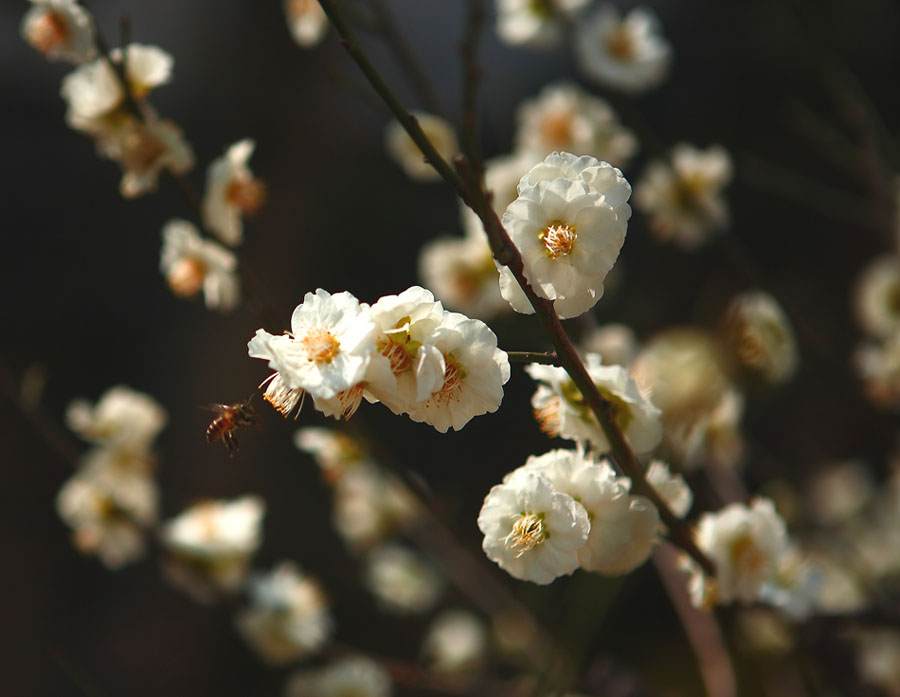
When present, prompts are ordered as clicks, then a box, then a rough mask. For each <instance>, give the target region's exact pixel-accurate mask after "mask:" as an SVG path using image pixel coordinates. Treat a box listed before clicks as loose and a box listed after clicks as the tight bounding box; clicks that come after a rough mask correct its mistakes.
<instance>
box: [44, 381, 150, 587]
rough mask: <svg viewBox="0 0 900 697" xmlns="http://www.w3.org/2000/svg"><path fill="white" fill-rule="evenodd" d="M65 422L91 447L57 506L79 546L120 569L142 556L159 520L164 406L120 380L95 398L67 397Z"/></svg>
mask: <svg viewBox="0 0 900 697" xmlns="http://www.w3.org/2000/svg"><path fill="white" fill-rule="evenodd" d="M66 420H67V422H68V424H69V427H70V428H71V429H72V430H73V431H75V432H76V433H77V434H78V435H79V436H81V437H82V438H83V439H85V440H86V441H88V442H90V443H92V444H93V446H94V447H93V448H92V449H91V450H89V451H88V452H87V453H86V454H85V455H84V456H83V457H82V458H81V463H80V465H79V467H78V470H77V471H76V472H75V474H74V475H72V477H70V478H69V479H68V480H67V481H66V482H65V484H63V487H62V489H61V490H60V492H59V494H58V496H57V498H56V510H57V512H58V513H59V515H60V517H61V518H62V519H63V520H64V521H65V522H66V523H67V524H68V525H69V526H70V527H71V528H72V535H73V541H74V543H75V546H76V548H78V550H79V551H81V552H83V553H84V554H90V555H96V556H97V557H99V559H100V560H101V561H102V562H103V563H104V564H105V565H106V566H108V567H109V568H111V569H118V568H120V567H122V566H124V565H125V564H128V563H130V562H134V561H136V560H138V559H140V558H141V557H142V556H143V554H144V551H145V548H146V535H147V531H148V530H150V529H152V528H153V526H154V525H155V524H156V521H157V515H158V513H157V509H158V500H159V490H158V486H157V484H156V480H155V479H154V477H153V470H154V468H155V463H156V458H155V456H154V455H153V452H152V448H153V441H154V440H155V439H156V436H157V435H158V434H159V432H160V431H161V430H162V429H163V427H164V426H165V424H166V420H167V417H166V412H165V410H164V409H163V408H162V407H161V406H160V405H159V404H158V403H157V402H156V401H155V400H154V399H153V398H152V397H150V396H148V395H146V394H144V393H142V392H137V391H136V390H133V389H131V388H129V387H125V386H122V385H119V386H116V387H112V388H110V389H109V390H107V392H106V393H105V394H104V395H103V396H102V397H101V398H100V400H99V401H98V402H97V403H96V404H93V405H92V404H90V403H88V402H86V401H84V400H76V401H74V402H72V404H70V405H69V408H68V409H67V411H66Z"/></svg>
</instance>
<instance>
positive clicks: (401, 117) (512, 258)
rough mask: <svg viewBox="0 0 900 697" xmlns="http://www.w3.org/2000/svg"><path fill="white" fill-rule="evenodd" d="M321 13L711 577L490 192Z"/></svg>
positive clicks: (342, 27)
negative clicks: (473, 220)
mask: <svg viewBox="0 0 900 697" xmlns="http://www.w3.org/2000/svg"><path fill="white" fill-rule="evenodd" d="M320 4H321V6H322V9H323V10H324V11H325V14H327V15H328V18H329V19H330V20H331V23H332V24H333V25H334V27H335V29H336V30H337V32H338V34H340V36H341V43H342V45H343V46H344V48H345V49H346V50H347V52H348V53H349V54H350V56H351V58H353V60H354V61H356V63H357V65H358V66H359V68H360V70H362V71H363V74H364V75H365V76H366V78H367V79H368V80H369V81H370V82H371V83H372V86H373V87H374V88H375V91H376V92H378V94H379V95H380V96H381V98H382V99H384V101H385V103H386V104H387V105H388V107H389V108H390V109H391V111H392V112H393V113H394V115H395V116H396V117H397V120H398V121H399V122H400V124H401V125H402V126H403V128H404V129H405V130H406V132H407V133H408V134H409V136H410V137H411V138H412V139H413V141H414V142H415V143H416V145H418V146H419V149H420V150H421V151H422V153H423V154H424V155H425V158H426V160H427V161H428V162H429V163H430V164H431V165H432V166H433V167H434V168H435V169H436V170H437V171H438V173H439V174H440V175H441V177H442V178H443V179H444V180H445V181H446V182H447V183H448V184H450V185H451V186H452V187H453V188H454V189H455V190H456V191H457V193H458V194H459V195H460V197H461V198H462V199H463V201H464V202H465V203H466V205H468V206H469V207H470V208H471V209H472V210H473V211H474V212H475V213H476V215H478V217H479V219H480V220H481V222H482V224H483V225H484V230H485V233H486V234H487V237H488V242H489V244H490V247H491V251H492V252H493V255H494V258H495V259H496V260H497V261H498V262H499V263H500V264H502V265H503V266H506V267H508V268H509V269H510V271H512V273H513V275H514V276H515V278H516V281H517V282H518V283H519V285H520V286H521V287H522V290H523V291H524V292H525V294H526V296H527V297H528V299H529V301H530V302H531V306H532V307H533V308H534V310H535V312H536V314H537V316H538V319H539V320H540V322H541V324H542V325H543V326H544V329H545V331H546V332H547V334H548V335H549V336H550V338H551V339H552V341H553V345H554V347H555V349H556V354H557V356H558V357H559V361H560V365H561V366H562V367H563V368H565V369H566V371H567V372H568V373H569V376H570V377H571V378H572V381H573V382H574V383H575V386H576V387H577V388H578V389H579V390H580V391H581V393H582V395H583V396H584V398H585V401H586V403H587V404H588V406H589V407H590V408H591V411H592V412H593V413H594V415H595V416H596V418H597V421H598V422H599V424H600V427H601V428H602V429H603V432H604V434H605V435H606V438H607V440H608V441H609V443H610V448H611V454H612V456H613V459H614V461H615V462H616V464H617V465H618V467H619V469H620V471H621V472H623V473H624V474H625V475H626V476H628V477H629V478H630V479H631V480H632V488H633V490H634V492H635V493H637V494H640V495H642V496H645V497H647V498H649V499H650V500H651V501H652V502H653V503H654V505H656V507H657V508H658V509H659V514H660V518H662V520H663V522H664V523H665V525H666V527H667V528H668V530H669V537H670V539H671V540H672V541H673V542H674V543H675V544H677V545H678V546H679V547H681V548H682V549H684V550H685V551H686V552H687V553H688V554H690V555H691V557H693V558H694V560H695V561H696V562H697V563H698V564H699V565H700V566H701V568H702V569H703V570H704V572H706V573H707V574H709V575H710V576H714V575H715V565H714V564H713V563H712V561H711V560H710V559H709V558H708V557H707V556H706V555H705V554H703V552H702V551H700V549H699V548H698V547H697V546H696V544H694V540H693V533H692V531H691V529H690V527H688V526H687V525H686V524H685V523H684V522H683V521H681V520H680V519H679V518H678V517H677V516H676V515H675V514H674V513H672V511H671V509H669V507H668V505H667V504H666V502H665V501H663V499H662V498H661V497H660V496H659V494H657V493H656V490H655V489H654V488H653V487H652V486H651V485H650V484H649V483H648V482H647V480H646V478H645V476H644V468H643V466H642V465H641V463H640V461H639V460H638V459H637V456H636V455H635V454H634V451H632V449H631V446H630V445H629V444H628V442H627V440H626V439H625V436H624V434H623V433H622V430H621V428H619V425H618V423H617V422H616V419H615V416H616V414H615V407H614V405H613V404H612V403H611V402H609V401H608V400H607V399H605V398H604V397H603V396H602V395H601V394H600V392H599V390H598V389H597V386H596V385H595V384H594V382H593V380H591V377H590V375H589V374H588V372H587V369H586V368H585V366H584V363H583V362H582V360H581V357H580V356H579V355H578V352H577V351H576V350H575V347H574V346H573V345H572V342H571V341H570V340H569V337H568V335H567V334H566V332H565V330H564V329H563V327H562V323H561V322H560V319H559V315H557V314H556V310H555V309H554V307H553V301H551V300H547V299H545V298H541V297H539V296H538V295H537V294H536V293H535V292H534V289H533V288H532V287H531V285H530V284H529V282H528V280H527V279H526V277H525V272H524V271H525V269H524V265H523V263H522V257H521V255H520V254H519V250H518V249H516V247H515V245H514V244H513V243H512V240H510V238H509V235H508V234H507V232H506V230H505V229H504V228H503V225H502V224H501V223H500V219H499V218H498V217H497V213H496V212H495V211H494V209H493V206H492V205H491V197H490V194H489V193H488V192H487V191H485V190H484V187H483V186H482V183H481V177H480V176H479V174H478V173H477V171H476V170H475V168H474V167H473V166H472V165H471V163H470V162H469V161H468V160H467V159H466V158H465V157H458V158H457V159H456V160H455V161H454V164H455V165H456V171H453V169H451V168H450V167H449V165H448V164H447V162H446V161H445V160H444V159H443V158H442V157H441V155H440V154H439V153H438V152H437V150H436V149H435V148H434V146H433V145H432V144H431V143H430V141H429V140H428V138H427V136H426V135H425V133H424V132H423V131H422V129H421V128H420V127H419V124H418V122H417V121H416V119H415V118H414V117H413V116H412V115H411V114H410V113H409V111H408V110H407V109H406V108H405V107H404V106H403V104H401V103H400V101H399V99H398V98H397V97H396V95H395V94H394V92H393V90H392V89H391V88H390V87H389V86H388V84H387V83H386V82H385V81H384V79H383V78H382V77H381V75H380V74H379V72H378V70H377V69H376V68H375V66H374V65H373V64H372V62H371V60H369V57H368V56H367V55H366V53H365V52H364V51H363V50H362V48H361V47H360V45H359V42H358V41H357V40H356V37H355V35H354V34H353V32H352V30H351V29H350V27H349V26H348V25H347V23H346V22H345V21H344V19H343V16H342V15H341V12H340V10H339V9H338V3H337V2H336V0H320Z"/></svg>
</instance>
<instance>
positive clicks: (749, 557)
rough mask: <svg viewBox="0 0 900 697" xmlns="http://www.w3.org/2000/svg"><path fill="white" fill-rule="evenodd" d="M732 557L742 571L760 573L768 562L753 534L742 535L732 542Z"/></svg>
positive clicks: (735, 564) (735, 565)
mask: <svg viewBox="0 0 900 697" xmlns="http://www.w3.org/2000/svg"><path fill="white" fill-rule="evenodd" d="M730 552H731V559H732V561H733V562H734V567H735V568H736V569H738V570H739V571H740V572H741V573H745V574H758V573H759V572H760V571H762V570H763V568H764V567H765V564H766V557H765V555H764V554H763V553H762V551H761V550H760V549H759V547H758V546H757V544H756V541H755V540H754V539H753V536H752V535H749V534H747V535H741V536H740V537H738V538H737V539H736V540H735V541H734V542H732V543H731V549H730Z"/></svg>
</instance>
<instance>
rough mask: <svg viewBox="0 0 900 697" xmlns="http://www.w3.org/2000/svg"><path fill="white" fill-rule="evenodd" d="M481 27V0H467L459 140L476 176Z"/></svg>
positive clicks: (478, 168)
mask: <svg viewBox="0 0 900 697" xmlns="http://www.w3.org/2000/svg"><path fill="white" fill-rule="evenodd" d="M483 27H484V0H467V2H466V24H465V30H464V32H463V40H462V44H461V46H460V53H461V54H462V64H463V95H462V106H463V112H462V144H463V153H464V154H465V156H466V158H468V160H469V163H470V164H471V165H472V167H473V168H474V169H475V171H476V172H477V173H478V175H479V177H481V176H483V174H484V166H483V164H482V161H481V144H480V142H479V139H478V83H479V82H480V80H481V68H480V66H479V64H478V45H479V39H480V38H481V31H482V28H483Z"/></svg>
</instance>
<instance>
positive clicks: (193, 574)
mask: <svg viewBox="0 0 900 697" xmlns="http://www.w3.org/2000/svg"><path fill="white" fill-rule="evenodd" d="M264 512H265V503H264V502H263V500H262V499H261V498H259V497H258V496H244V497H241V498H238V499H234V500H231V501H212V500H210V501H202V502H200V503H197V504H194V505H193V506H191V507H190V508H188V509H187V510H185V511H183V512H182V513H181V514H179V515H178V516H177V517H175V518H173V519H172V520H170V521H168V522H167V523H166V524H165V525H164V526H163V528H162V530H161V533H160V540H161V542H162V544H163V546H164V547H165V549H166V550H167V551H168V552H169V553H170V555H171V563H170V564H169V565H168V566H167V568H166V571H167V573H168V575H169V577H170V578H171V579H172V580H173V581H174V582H175V583H177V584H178V585H181V586H183V587H184V588H185V589H186V590H187V591H188V592H189V593H191V595H192V596H194V597H195V598H196V599H197V600H200V601H201V602H210V601H212V600H214V599H215V597H216V594H217V593H218V592H222V591H224V592H228V593H233V592H235V591H237V590H238V589H239V588H240V586H241V584H243V582H244V579H245V578H246V576H247V571H248V569H249V564H250V559H251V557H252V556H253V554H254V553H255V552H256V550H257V548H258V547H259V544H260V537H261V531H262V530H261V529H262V517H263V514H264Z"/></svg>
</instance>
